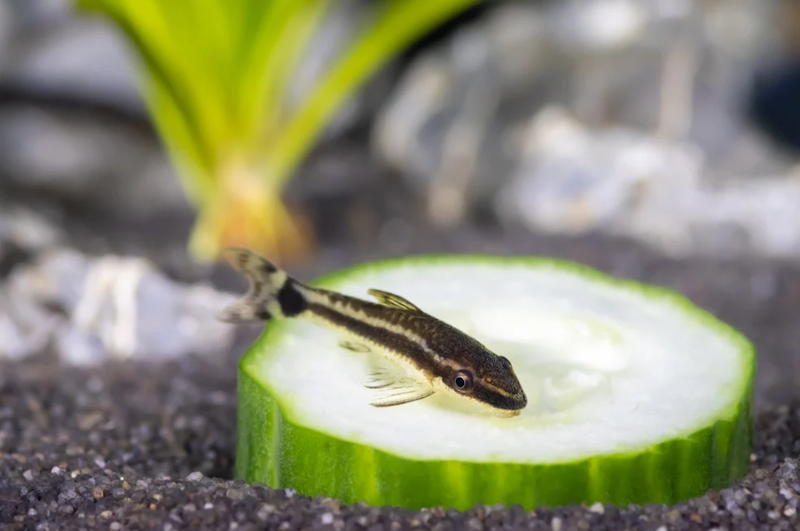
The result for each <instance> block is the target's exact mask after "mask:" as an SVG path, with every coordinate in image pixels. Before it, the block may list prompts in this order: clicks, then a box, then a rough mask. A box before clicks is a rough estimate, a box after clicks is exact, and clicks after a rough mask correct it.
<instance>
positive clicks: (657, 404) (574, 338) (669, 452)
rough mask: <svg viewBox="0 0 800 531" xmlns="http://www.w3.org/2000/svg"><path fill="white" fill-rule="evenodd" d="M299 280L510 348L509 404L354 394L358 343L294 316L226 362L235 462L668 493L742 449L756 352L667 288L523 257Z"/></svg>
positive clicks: (678, 494)
mask: <svg viewBox="0 0 800 531" xmlns="http://www.w3.org/2000/svg"><path fill="white" fill-rule="evenodd" d="M314 285H317V286H320V287H325V288H328V289H333V290H336V291H339V292H342V293H345V294H348V295H352V296H355V297H359V298H365V299H369V296H368V295H367V290H368V289H369V288H378V289H381V290H385V291H389V292H392V293H397V294H398V295H401V296H402V297H405V298H406V299H408V300H410V301H411V302H412V303H414V304H415V305H417V306H418V307H420V308H421V309H422V310H423V311H425V312H427V313H429V314H431V315H433V316H435V317H437V318H439V319H442V320H444V321H446V322H448V323H450V324H452V325H454V326H456V327H458V328H459V329H461V330H462V331H464V332H466V333H467V334H470V335H471V336H473V337H475V338H476V339H477V340H479V341H480V342H481V343H483V344H484V345H485V346H487V347H488V348H489V349H490V350H492V351H493V352H495V353H497V354H500V355H503V356H506V357H507V358H509V360H511V362H512V364H513V366H514V369H515V372H516V374H517V376H518V377H519V379H520V382H521V384H522V386H523V388H524V389H525V391H526V394H527V396H528V399H529V403H528V406H527V407H526V408H525V409H524V410H523V412H522V413H521V414H520V415H519V416H517V417H511V418H504V417H497V416H494V415H491V414H490V413H487V412H486V411H485V410H483V409H481V408H479V407H477V406H475V405H473V404H472V403H470V402H469V401H466V400H463V399H462V398H461V397H458V396H454V395H445V394H442V393H437V394H435V395H433V396H431V397H428V398H425V399H422V400H419V401H416V402H412V403H408V404H404V405H399V406H393V407H386V408H377V407H373V406H371V405H370V401H371V399H372V398H373V395H372V394H371V393H373V392H374V391H372V390H370V389H367V388H365V387H364V382H365V381H366V380H367V379H368V373H369V371H370V369H371V367H372V365H371V360H370V356H373V355H374V354H369V353H366V354H365V353H363V352H356V351H352V350H347V349H344V348H341V347H340V346H339V342H340V341H341V340H342V337H341V336H339V335H338V334H337V333H336V332H334V331H331V330H327V329H325V328H322V327H319V326H318V325H316V324H313V323H310V322H306V321H303V320H298V319H290V320H284V321H276V322H273V323H269V324H268V325H267V327H266V328H265V331H264V333H263V334H262V336H261V337H260V338H259V339H258V340H257V341H256V342H255V343H254V344H253V345H252V347H251V348H250V349H249V350H248V352H247V353H246V354H245V355H244V356H243V358H242V359H241V361H240V365H239V396H238V399H239V406H238V420H237V422H238V448H237V456H236V472H237V476H238V477H241V478H243V479H245V480H246V481H248V482H255V483H264V484H267V485H269V486H271V487H274V488H293V489H295V490H296V491H297V492H299V493H300V494H304V495H309V496H317V495H323V496H330V497H335V498H338V499H340V500H342V501H343V502H345V503H355V502H360V501H366V502H368V503H370V504H376V505H395V506H402V507H407V508H412V509H418V508H421V507H431V506H445V507H453V508H456V509H468V508H470V507H472V506H474V505H475V504H479V503H480V504H495V503H502V504H505V505H515V504H519V505H522V506H523V507H524V508H526V509H531V508H535V507H539V506H543V505H546V506H556V505H564V504H572V503H582V502H583V503H593V502H598V501H599V502H603V503H612V504H617V505H626V504H630V503H638V504H644V503H674V502H677V501H679V500H683V499H686V498H689V497H693V496H697V495H700V494H702V493H703V492H705V491H707V490H708V489H714V488H722V487H725V486H727V485H729V484H730V483H731V482H732V481H733V480H734V479H736V478H738V477H741V476H742V475H743V474H744V473H745V472H746V471H747V470H748V466H749V456H750V450H751V444H752V428H753V419H752V401H753V377H754V368H755V352H754V349H753V346H752V344H751V343H750V342H749V341H748V340H747V339H746V338H744V337H743V336H742V335H741V334H740V333H739V332H738V331H736V330H735V329H733V328H731V327H730V326H728V325H726V324H724V323H722V322H720V321H718V320H717V319H715V318H714V317H713V316H711V315H710V314H708V313H707V312H705V311H703V310H702V309H700V308H697V307H696V306H694V305H693V304H692V303H690V302H689V301H688V300H687V299H685V298H684V297H682V296H680V295H678V294H675V293H673V292H670V291H667V290H664V289H661V288H656V287H652V286H645V285H642V284H639V283H635V282H631V281H627V280H621V279H617V278H613V277H611V276H608V275H605V274H603V273H600V272H598V271H595V270H593V269H590V268H588V267H585V266H581V265H577V264H572V263H569V262H562V261H556V260H546V259H538V258H489V257H473V256H435V257H416V258H408V259H396V260H389V261H384V262H378V263H372V264H366V265H362V266H358V267H355V268H352V269H348V270H345V271H342V272H339V273H336V274H333V275H329V276H327V277H325V278H323V279H321V280H319V281H317V282H315V283H314Z"/></svg>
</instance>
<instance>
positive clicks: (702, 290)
mask: <svg viewBox="0 0 800 531" xmlns="http://www.w3.org/2000/svg"><path fill="white" fill-rule="evenodd" d="M486 241H492V239H491V238H487V239H486V240H484V243H485V242H486ZM494 241H497V240H494ZM506 241H507V240H506ZM475 245H476V242H475V241H471V240H470V239H469V238H467V239H465V240H463V241H456V242H449V243H448V244H447V249H445V250H451V251H464V250H474V249H475ZM509 246H510V247H505V248H504V249H497V252H504V253H509V254H513V253H526V254H550V255H557V256H562V257H566V258H571V259H575V260H579V261H582V262H585V263H588V264H591V265H593V266H596V267H598V268H600V269H603V270H605V271H608V272H612V273H615V274H618V275H621V276H626V277H632V278H638V279H642V280H645V281H648V282H652V283H655V284H660V285H664V286H668V287H672V288H674V289H677V290H679V291H681V292H682V293H684V294H686V295H687V296H689V297H690V298H692V299H693V300H694V301H695V302H696V303H698V304H700V305H702V306H703V307H704V308H707V309H708V310H710V311H712V312H714V313H715V314H716V315H718V316H720V317H721V318H723V319H724V320H726V321H727V322H729V323H731V324H733V325H734V326H737V327H739V328H740V329H741V330H742V331H743V332H744V333H745V334H747V335H748V337H750V338H751V339H752V340H753V341H754V342H755V343H756V346H757V347H758V349H759V374H758V386H757V389H758V391H757V405H758V406H757V410H758V415H757V426H756V432H755V433H756V437H755V447H754V451H753V456H752V469H751V472H750V474H749V475H748V476H747V477H746V478H744V479H743V480H741V481H739V482H737V483H736V484H735V485H734V486H733V487H732V488H730V489H725V490H723V491H721V492H710V493H708V494H707V495H706V496H703V497H700V498H697V499H693V500H689V501H686V502H684V503H680V504H677V505H675V506H658V505H655V506H646V507H628V508H624V509H620V508H615V507H613V506H601V505H599V504H595V505H592V506H575V507H564V508H557V509H541V510H537V511H535V512H532V511H524V510H522V509H520V508H518V507H511V508H504V507H476V508H474V509H473V510H471V511H466V512H457V511H450V510H447V509H439V508H431V509H430V510H424V511H421V512H416V511H408V510H402V509H396V508H389V507H369V506H367V505H365V504H358V505H342V504H340V503H339V502H337V501H336V500H331V499H322V498H308V497H305V496H301V495H299V494H297V493H294V492H292V491H285V490H278V491H272V490H270V489H268V488H265V487H263V486H248V485H245V484H243V483H242V482H241V481H235V480H233V479H232V468H233V459H234V448H235V428H236V418H235V407H236V395H235V384H236V361H237V359H238V357H239V356H240V355H241V353H242V351H243V349H244V348H245V346H246V344H247V342H249V341H250V340H252V339H253V338H254V334H255V333H257V330H245V331H243V337H242V341H241V342H240V344H239V346H238V347H237V348H236V349H234V351H232V352H230V353H225V354H220V356H219V357H218V358H215V359H207V358H206V359H203V358H199V357H187V358H185V359H182V360H179V361H174V362H169V363H164V364H149V365H148V364H143V363H138V362H131V361H129V362H115V363H109V364H106V365H103V366H100V367H94V368H85V369H81V368H71V367H64V366H60V365H59V364H58V363H57V361H55V360H53V359H50V358H49V357H48V355H47V353H42V355H41V356H38V357H35V358H31V359H27V360H24V361H14V362H9V361H5V362H2V363H0V524H2V529H4V530H9V531H14V530H55V529H64V530H73V529H74V530H78V529H110V530H112V531H117V530H123V529H126V530H128V529H129V530H135V529H158V530H164V531H178V530H182V529H219V530H251V529H276V530H280V531H289V530H295V529H326V530H335V531H341V530H344V529H363V530H375V531H377V530H379V529H386V530H400V529H434V530H437V531H448V530H456V529H466V530H480V529H542V530H545V529H548V530H550V529H552V530H553V531H572V530H578V531H588V530H590V529H598V530H600V529H609V530H611V529H613V530H625V529H630V530H634V529H636V530H648V531H667V530H683V529H718V530H728V531H734V530H737V531H738V530H749V529H774V530H789V529H800V517H798V515H797V510H798V502H799V501H800V473H799V472H798V466H799V465H800V463H798V460H797V458H796V457H797V455H798V453H799V452H800V408H799V407H798V406H797V405H795V404H797V402H796V400H797V398H798V396H797V395H798V394H800V392H799V390H800V386H798V385H797V383H798V382H797V380H798V379H800V353H799V352H798V350H799V349H800V327H799V326H798V324H797V322H798V321H797V318H798V315H799V314H800V268H795V267H791V266H785V265H778V264H771V263H763V262H754V263H750V264H747V263H742V262H736V263H733V264H729V263H713V262H708V261H707V262H699V261H692V262H681V261H672V260H667V259H664V258H659V257H656V256H654V255H652V254H651V253H648V252H646V251H644V250H642V249H640V248H638V247H635V246H631V245H626V244H620V243H618V242H617V243H615V242H610V241H607V240H597V239H590V240H585V241H580V242H570V243H563V242H561V243H559V242H557V241H543V240H540V239H532V238H530V237H528V238H520V239H519V240H517V241H516V242H511V243H510V244H509ZM478 248H481V247H478ZM437 250H442V249H441V247H440V248H438V249H437ZM483 250H487V248H486V247H485V246H484V247H483ZM487 252H492V251H491V250H487ZM357 260H358V259H355V258H353V259H351V262H352V261H357ZM341 265H345V264H342V263H340V264H336V266H337V267H338V266H341Z"/></svg>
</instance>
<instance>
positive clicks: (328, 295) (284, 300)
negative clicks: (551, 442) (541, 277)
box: [217, 247, 528, 417]
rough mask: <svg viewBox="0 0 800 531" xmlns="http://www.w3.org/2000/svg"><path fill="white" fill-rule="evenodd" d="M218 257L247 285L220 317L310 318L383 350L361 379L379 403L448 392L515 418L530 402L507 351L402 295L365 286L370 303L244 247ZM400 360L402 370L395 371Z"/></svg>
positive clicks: (362, 346) (350, 341)
mask: <svg viewBox="0 0 800 531" xmlns="http://www.w3.org/2000/svg"><path fill="white" fill-rule="evenodd" d="M221 256H222V257H223V258H224V259H225V260H226V261H227V262H228V263H229V264H230V265H231V267H232V268H233V269H234V270H236V271H238V272H239V273H240V274H242V275H243V276H244V277H245V278H246V279H247V281H248V284H249V287H248V290H247V292H246V293H245V294H244V295H242V296H241V297H240V298H238V299H237V300H236V301H234V302H233V303H232V304H230V305H229V306H227V307H226V308H224V309H223V310H222V311H220V312H219V313H218V314H217V319H219V320H220V321H222V322H226V323H232V324H240V323H248V322H258V321H261V322H268V321H275V320H282V319H306V320H308V321H310V322H312V323H314V324H316V325H319V326H323V327H325V328H328V329H331V330H334V331H335V332H337V333H339V334H340V336H342V335H343V336H344V339H342V340H341V341H340V342H339V346H340V347H342V348H346V349H348V350H351V351H354V352H377V353H378V354H381V355H382V356H383V360H384V361H387V362H388V363H387V364H385V365H383V366H379V367H378V369H377V370H375V371H373V372H372V373H371V374H370V377H371V379H370V380H369V381H367V382H364V386H365V387H367V388H368V389H370V390H372V392H373V393H374V399H372V401H371V402H370V405H372V406H374V407H393V406H399V405H402V404H408V403H411V402H415V401H418V400H423V399H426V398H428V397H430V396H433V395H434V394H436V393H446V394H449V395H450V396H454V397H457V398H459V399H465V400H471V401H472V402H474V403H477V404H478V405H479V406H482V407H483V408H487V409H488V410H489V411H490V412H492V413H494V414H496V415H498V416H503V417H513V416H517V415H519V414H520V412H521V411H522V410H523V409H524V408H525V406H526V405H527V403H528V399H527V397H526V395H525V391H524V390H523V388H522V385H521V384H520V381H519V379H518V378H517V376H516V374H515V372H514V368H513V366H512V364H511V362H510V361H509V360H508V358H506V357H505V356H501V355H498V354H495V353H494V352H492V351H491V350H489V349H488V348H487V347H486V346H484V345H483V344H481V343H480V342H479V341H477V340H476V339H475V338H473V337H471V336H469V335H467V334H466V333H464V332H462V331H461V330H459V329H457V328H456V327H454V326H452V325H450V324H448V323H446V322H444V321H442V320H440V319H438V318H436V317H434V316H432V315H430V314H428V313H426V312H425V311H423V310H422V309H420V308H419V307H417V306H416V305H415V304H413V303H412V302H410V301H408V300H407V299H405V298H403V297H401V296H399V295H396V294H394V293H390V292H387V291H383V290H379V289H368V290H367V293H368V294H369V295H371V296H372V297H374V298H375V300H376V302H373V301H369V300H364V299H360V298H357V297H351V296H349V295H345V294H342V293H339V292H336V291H331V290H327V289H321V288H317V287H312V286H309V285H307V284H304V283H302V282H300V281H299V280H297V279H295V278H293V277H291V276H289V274H288V273H287V272H286V271H284V270H283V269H281V268H279V267H277V266H275V265H274V264H273V263H272V262H270V261H268V260H267V259H265V258H263V257H261V256H259V255H257V254H255V253H253V252H251V251H249V250H247V249H244V248H241V247H227V248H225V249H224V250H223V251H222V253H221ZM398 364H399V366H400V367H401V368H404V369H405V371H400V370H394V368H395V367H397V366H398Z"/></svg>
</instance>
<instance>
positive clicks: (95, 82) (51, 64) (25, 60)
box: [3, 17, 146, 115]
mask: <svg viewBox="0 0 800 531" xmlns="http://www.w3.org/2000/svg"><path fill="white" fill-rule="evenodd" d="M53 26H54V27H52V28H48V31H46V32H44V31H42V32H41V33H35V34H33V35H21V36H19V37H18V40H17V43H16V46H15V49H14V51H15V53H13V54H11V57H9V58H8V60H7V61H6V65H5V68H4V69H3V74H4V77H5V78H6V79H7V80H10V81H13V82H14V83H15V84H17V85H21V86H29V87H32V88H34V89H42V90H44V89H46V90H47V91H49V92H57V93H58V94H69V95H71V96H77V97H80V98H82V99H85V100H87V101H100V102H109V103H113V104H115V105H118V106H119V107H121V108H126V109H129V110H130V111H131V112H134V113H141V114H142V115H144V114H145V112H146V111H145V107H144V102H143V100H142V97H141V96H140V94H139V91H138V87H137V84H136V83H137V82H136V74H137V69H138V65H137V64H136V63H135V59H134V55H133V54H132V53H131V50H130V48H129V46H128V43H127V42H126V41H124V40H123V39H121V38H120V33H119V30H117V29H116V28H115V27H113V26H111V25H110V24H108V23H107V22H106V21H105V20H104V19H98V18H97V17H91V18H88V17H74V18H65V20H64V22H63V23H59V24H54V25H53Z"/></svg>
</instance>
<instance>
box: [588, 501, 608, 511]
mask: <svg viewBox="0 0 800 531" xmlns="http://www.w3.org/2000/svg"><path fill="white" fill-rule="evenodd" d="M589 510H590V511H591V512H593V513H597V514H604V513H605V512H606V509H605V507H604V506H603V504H602V503H600V502H596V503H594V504H593V505H592V506H591V507H589Z"/></svg>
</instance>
